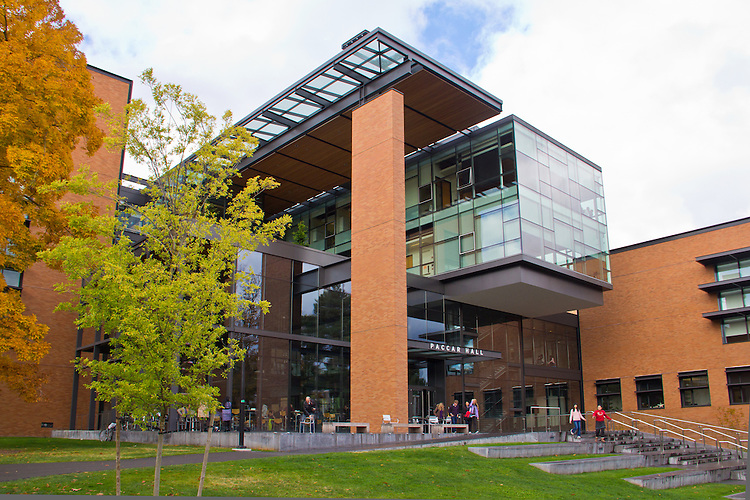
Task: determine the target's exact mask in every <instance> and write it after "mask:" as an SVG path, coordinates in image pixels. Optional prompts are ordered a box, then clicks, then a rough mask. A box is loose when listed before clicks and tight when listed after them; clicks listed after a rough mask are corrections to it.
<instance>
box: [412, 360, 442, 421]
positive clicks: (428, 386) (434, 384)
mask: <svg viewBox="0 0 750 500" xmlns="http://www.w3.org/2000/svg"><path fill="white" fill-rule="evenodd" d="M444 399H445V362H444V361H443V360H442V359H434V358H432V359H430V358H422V359H409V419H410V420H413V419H427V418H428V417H429V416H430V415H433V414H434V413H433V410H434V409H435V405H437V404H438V403H441V402H444Z"/></svg>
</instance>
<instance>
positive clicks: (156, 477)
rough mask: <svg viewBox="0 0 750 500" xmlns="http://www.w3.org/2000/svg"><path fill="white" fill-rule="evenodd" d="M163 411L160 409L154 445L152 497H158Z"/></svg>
mask: <svg viewBox="0 0 750 500" xmlns="http://www.w3.org/2000/svg"><path fill="white" fill-rule="evenodd" d="M165 413H166V412H165V411H164V409H162V411H161V414H160V415H159V439H158V441H157V445H156V466H155V468H154V493H153V496H155V497H158V496H159V482H160V481H161V453H162V450H163V449H164V423H165V416H164V415H165Z"/></svg>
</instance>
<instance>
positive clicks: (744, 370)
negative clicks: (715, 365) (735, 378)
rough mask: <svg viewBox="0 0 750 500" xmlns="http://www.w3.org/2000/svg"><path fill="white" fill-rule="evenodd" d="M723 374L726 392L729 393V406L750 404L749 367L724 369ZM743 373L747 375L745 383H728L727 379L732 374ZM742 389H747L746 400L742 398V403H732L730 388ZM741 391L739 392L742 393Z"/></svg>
mask: <svg viewBox="0 0 750 500" xmlns="http://www.w3.org/2000/svg"><path fill="white" fill-rule="evenodd" d="M725 373H726V376H727V391H728V392H729V404H730V405H744V404H748V403H750V366H733V367H730V368H725ZM741 373H745V374H746V375H747V379H748V380H747V382H730V380H729V378H730V375H732V374H741ZM742 387H748V395H747V398H745V397H743V400H742V401H734V398H733V397H732V388H742ZM742 392H743V391H741V393H742Z"/></svg>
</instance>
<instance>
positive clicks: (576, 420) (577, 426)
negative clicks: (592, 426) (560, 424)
mask: <svg viewBox="0 0 750 500" xmlns="http://www.w3.org/2000/svg"><path fill="white" fill-rule="evenodd" d="M582 420H583V415H582V414H581V410H579V409H578V405H573V409H572V410H570V420H569V422H570V423H571V424H573V429H571V431H570V433H571V434H575V435H576V437H578V438H580V437H581V421H582Z"/></svg>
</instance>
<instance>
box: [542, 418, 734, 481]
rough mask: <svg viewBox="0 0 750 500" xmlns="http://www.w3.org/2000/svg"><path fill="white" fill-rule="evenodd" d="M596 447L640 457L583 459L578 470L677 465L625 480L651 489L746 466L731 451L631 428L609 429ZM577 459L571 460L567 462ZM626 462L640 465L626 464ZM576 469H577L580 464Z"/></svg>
mask: <svg viewBox="0 0 750 500" xmlns="http://www.w3.org/2000/svg"><path fill="white" fill-rule="evenodd" d="M568 439H572V440H574V441H577V442H581V443H583V442H586V441H588V440H591V439H592V438H591V437H583V438H582V439H581V440H580V441H578V440H576V439H575V438H573V437H572V436H568ZM600 446H601V447H603V448H605V447H606V448H609V446H612V451H613V452H614V453H619V454H621V455H623V456H632V457H640V458H641V459H640V460H636V459H633V461H632V462H628V461H619V462H618V461H617V460H612V458H618V457H609V460H606V458H607V457H602V458H592V459H586V460H587V461H590V464H587V466H586V467H583V468H584V469H587V470H581V472H587V471H594V470H611V469H614V468H632V467H659V466H663V467H680V470H677V471H670V472H663V473H657V474H649V475H645V476H637V477H632V478H626V479H625V480H626V481H628V482H630V483H633V484H636V485H638V486H641V487H644V488H649V489H655V490H661V489H667V488H677V487H680V486H688V485H695V484H703V483H712V482H721V481H726V480H729V479H736V478H738V477H740V475H741V476H742V477H744V472H745V470H746V469H747V465H746V460H745V459H742V458H740V457H739V456H738V454H737V452H735V451H731V450H727V449H718V448H715V447H711V446H706V447H704V446H701V445H700V444H696V443H693V442H691V441H684V442H683V441H681V440H678V439H673V438H659V437H657V436H652V435H648V434H644V433H639V434H636V433H634V432H632V431H616V432H611V433H609V435H608V436H607V437H606V438H605V442H604V443H603V444H601V443H600ZM580 461H581V460H577V461H576V460H572V461H570V462H580ZM597 463H601V464H602V466H603V467H602V468H597V467H598V465H597ZM629 463H630V464H643V465H629ZM613 464H618V465H622V467H616V466H613ZM554 467H555V466H553V468H554ZM557 467H558V468H559V469H560V470H562V469H564V467H565V466H564V465H559V466H557ZM576 468H577V469H581V467H580V466H578V467H576ZM550 472H553V471H550Z"/></svg>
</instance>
